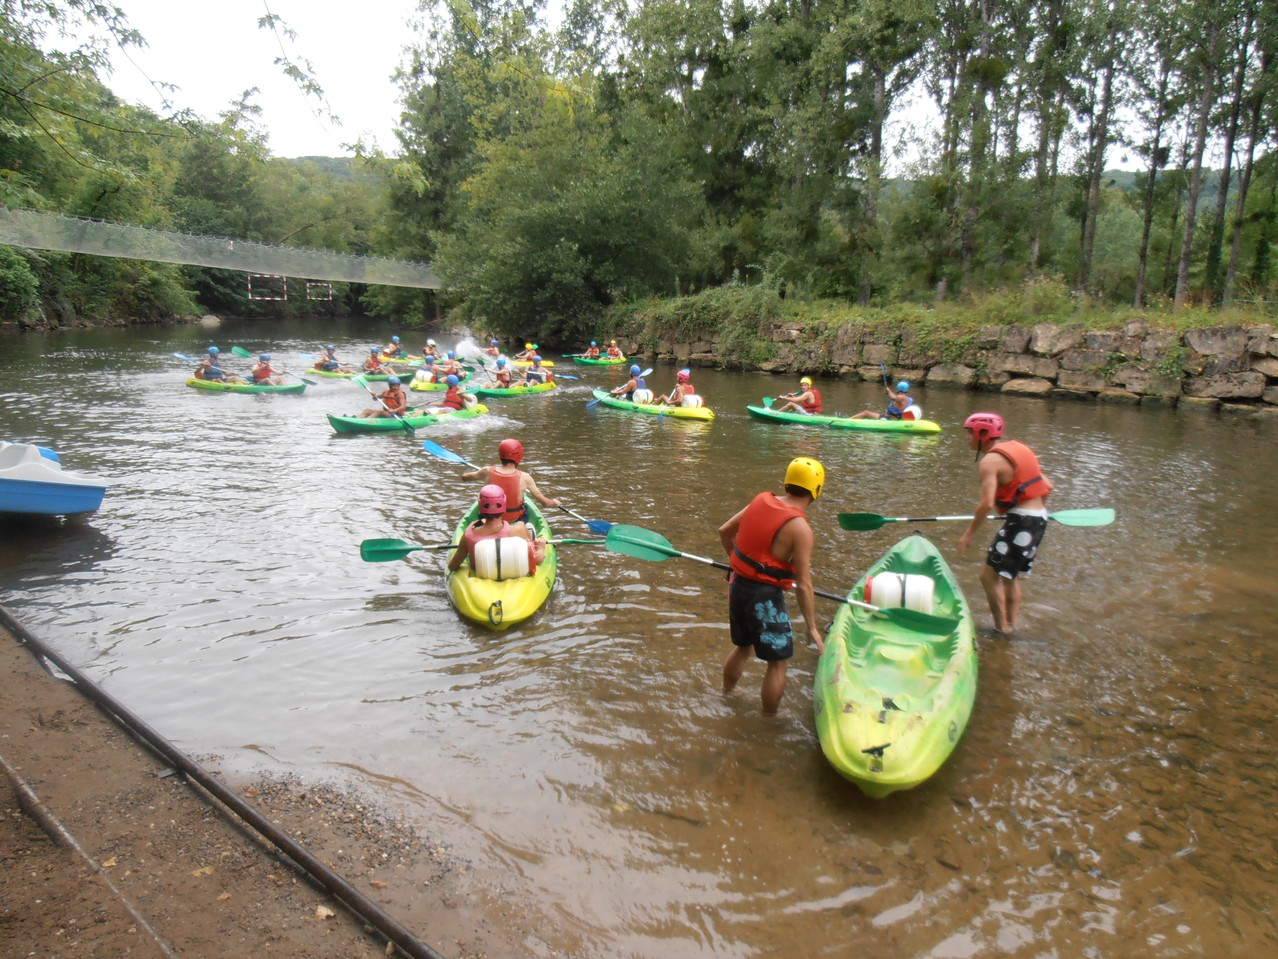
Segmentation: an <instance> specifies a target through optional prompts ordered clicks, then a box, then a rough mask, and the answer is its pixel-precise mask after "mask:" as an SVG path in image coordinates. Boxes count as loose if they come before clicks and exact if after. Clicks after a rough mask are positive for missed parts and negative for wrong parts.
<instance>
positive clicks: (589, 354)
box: [581, 340, 599, 360]
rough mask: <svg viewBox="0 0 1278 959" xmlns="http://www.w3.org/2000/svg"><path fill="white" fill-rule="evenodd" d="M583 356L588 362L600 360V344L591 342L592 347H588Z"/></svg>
mask: <svg viewBox="0 0 1278 959" xmlns="http://www.w3.org/2000/svg"><path fill="white" fill-rule="evenodd" d="M581 355H582V356H584V357H585V358H586V359H588V360H597V359H599V344H598V343H597V342H596V341H594V340H591V341H590V346H589V347H587V348H586V350H585V352H583V353H582V354H581Z"/></svg>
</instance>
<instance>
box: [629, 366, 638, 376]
mask: <svg viewBox="0 0 1278 959" xmlns="http://www.w3.org/2000/svg"><path fill="white" fill-rule="evenodd" d="M630 375H631V376H638V375H639V367H637V366H632V367H630Z"/></svg>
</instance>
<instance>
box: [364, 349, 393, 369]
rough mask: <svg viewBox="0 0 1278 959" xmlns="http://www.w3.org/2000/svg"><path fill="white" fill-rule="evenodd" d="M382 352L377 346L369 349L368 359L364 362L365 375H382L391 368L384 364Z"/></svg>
mask: <svg viewBox="0 0 1278 959" xmlns="http://www.w3.org/2000/svg"><path fill="white" fill-rule="evenodd" d="M381 353H382V351H381V350H380V349H378V348H377V347H376V346H370V347H369V348H368V357H367V358H366V359H365V360H364V372H365V373H381V372H383V371H387V370H390V369H391V368H390V367H389V366H387V365H386V364H385V363H383V362H382V356H381Z"/></svg>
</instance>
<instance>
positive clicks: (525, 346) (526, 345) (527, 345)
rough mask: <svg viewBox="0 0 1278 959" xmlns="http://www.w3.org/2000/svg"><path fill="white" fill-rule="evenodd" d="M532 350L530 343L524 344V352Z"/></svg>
mask: <svg viewBox="0 0 1278 959" xmlns="http://www.w3.org/2000/svg"><path fill="white" fill-rule="evenodd" d="M532 348H533V345H532V344H531V343H525V344H524V349H526V350H531V349H532Z"/></svg>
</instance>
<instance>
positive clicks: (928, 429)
mask: <svg viewBox="0 0 1278 959" xmlns="http://www.w3.org/2000/svg"><path fill="white" fill-rule="evenodd" d="M771 402H772V399H771V397H767V396H765V397H764V398H763V405H762V406H747V407H746V411H747V412H748V413H749V414H750V415H751V416H753V417H754V418H755V419H757V420H768V421H769V422H771V423H797V424H800V425H802V426H821V427H829V428H830V429H836V430H871V431H875V430H877V431H878V432H881V433H939V432H941V425H940V424H939V423H933V422H932V421H931V420H887V419H881V420H871V419H864V420H854V419H852V418H851V417H850V416H822V415H820V414H814V413H781V412H779V411H777V410H773V409H769V408H768V404H769V403H771Z"/></svg>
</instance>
